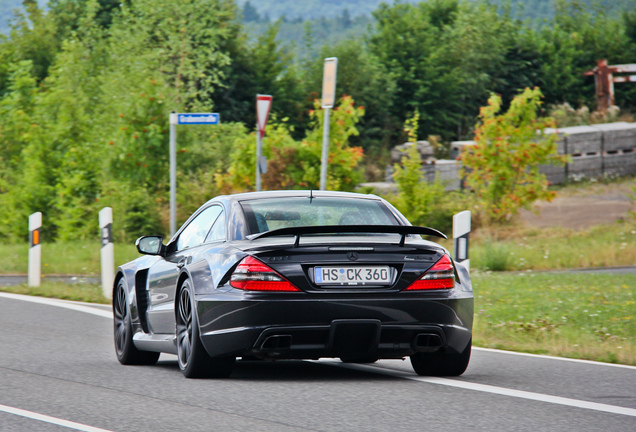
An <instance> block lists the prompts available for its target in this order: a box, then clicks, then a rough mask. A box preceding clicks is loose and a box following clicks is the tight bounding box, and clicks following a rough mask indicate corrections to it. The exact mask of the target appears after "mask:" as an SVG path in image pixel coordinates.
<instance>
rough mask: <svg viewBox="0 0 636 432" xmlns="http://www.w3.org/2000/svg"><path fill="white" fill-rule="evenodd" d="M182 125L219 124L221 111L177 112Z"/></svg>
mask: <svg viewBox="0 0 636 432" xmlns="http://www.w3.org/2000/svg"><path fill="white" fill-rule="evenodd" d="M177 124H180V125H215V124H219V113H193V114H177Z"/></svg>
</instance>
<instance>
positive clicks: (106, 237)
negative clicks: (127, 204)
mask: <svg viewBox="0 0 636 432" xmlns="http://www.w3.org/2000/svg"><path fill="white" fill-rule="evenodd" d="M99 231H100V236H101V239H102V249H101V253H100V254H101V259H102V292H103V293H104V297H106V298H108V299H110V298H112V296H113V281H114V280H115V245H113V209H112V208H111V207H104V208H103V209H101V210H100V212H99Z"/></svg>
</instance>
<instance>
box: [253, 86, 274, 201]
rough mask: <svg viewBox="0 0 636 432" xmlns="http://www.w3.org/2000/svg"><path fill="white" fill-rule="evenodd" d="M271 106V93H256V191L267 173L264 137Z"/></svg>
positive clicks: (259, 188) (258, 190)
mask: <svg viewBox="0 0 636 432" xmlns="http://www.w3.org/2000/svg"><path fill="white" fill-rule="evenodd" d="M271 107H272V97H271V96H270V95H261V94H257V95H256V192H260V190H261V174H265V173H267V158H266V157H265V156H263V137H264V136H265V127H266V126H267V119H268V118H269V110H270V108H271Z"/></svg>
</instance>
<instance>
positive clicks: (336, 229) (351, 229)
mask: <svg viewBox="0 0 636 432" xmlns="http://www.w3.org/2000/svg"><path fill="white" fill-rule="evenodd" d="M333 233H382V234H400V235H401V236H402V237H401V238H400V244H399V246H401V247H402V246H404V240H405V238H406V235H407V234H422V235H429V236H436V237H441V238H444V239H445V238H447V237H446V235H445V234H444V233H442V232H440V231H437V230H436V229H433V228H427V227H421V226H407V225H321V226H299V227H287V228H279V229H275V230H271V231H265V232H263V233H258V234H252V235H249V236H247V238H248V239H250V240H256V239H259V238H265V237H279V236H286V235H293V236H296V239H295V240H294V247H298V246H299V243H300V236H301V235H306V234H333Z"/></svg>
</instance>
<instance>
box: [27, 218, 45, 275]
mask: <svg viewBox="0 0 636 432" xmlns="http://www.w3.org/2000/svg"><path fill="white" fill-rule="evenodd" d="M41 227H42V213H40V212H37V213H33V214H32V215H30V216H29V243H30V247H29V277H28V283H29V286H30V287H39V286H40V280H41V276H42V265H41V257H42V245H40V228H41Z"/></svg>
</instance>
